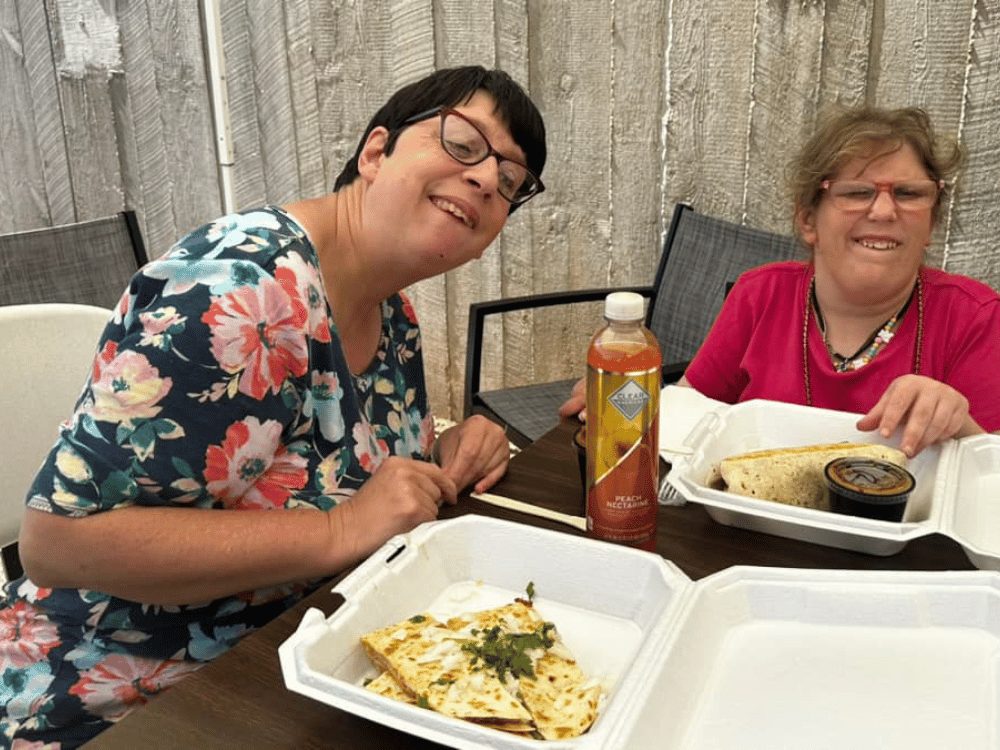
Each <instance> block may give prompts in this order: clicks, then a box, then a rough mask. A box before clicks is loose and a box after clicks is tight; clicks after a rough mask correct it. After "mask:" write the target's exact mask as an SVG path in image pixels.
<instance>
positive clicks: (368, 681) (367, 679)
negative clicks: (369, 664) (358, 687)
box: [362, 677, 375, 687]
mask: <svg viewBox="0 0 1000 750" xmlns="http://www.w3.org/2000/svg"><path fill="white" fill-rule="evenodd" d="M374 679H375V678H374V677H365V681H364V682H363V683H362V685H363V686H364V687H368V686H369V685H371V684H372V680H374Z"/></svg>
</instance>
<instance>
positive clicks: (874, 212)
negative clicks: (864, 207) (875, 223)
mask: <svg viewBox="0 0 1000 750" xmlns="http://www.w3.org/2000/svg"><path fill="white" fill-rule="evenodd" d="M868 215H869V216H870V217H871V218H873V219H894V218H895V217H896V199H895V198H893V197H892V186H891V185H878V186H876V188H875V198H874V199H873V200H872V204H871V205H870V206H869V207H868Z"/></svg>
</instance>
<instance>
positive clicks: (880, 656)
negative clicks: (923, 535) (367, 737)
mask: <svg viewBox="0 0 1000 750" xmlns="http://www.w3.org/2000/svg"><path fill="white" fill-rule="evenodd" d="M527 581H533V582H534V584H535V587H536V589H537V592H538V594H537V596H536V599H535V606H536V607H537V608H538V610H539V612H540V614H542V616H543V617H545V618H546V619H550V620H552V621H554V622H555V623H556V625H557V626H558V628H559V630H560V632H561V633H562V635H563V638H564V639H565V641H566V643H567V645H568V646H569V648H570V649H572V651H573V652H574V653H575V655H576V656H577V658H578V660H579V662H580V665H581V667H582V669H583V670H584V672H585V673H587V674H588V675H591V676H597V677H599V678H601V679H602V680H603V681H604V684H605V691H606V693H607V698H606V701H605V702H604V704H603V705H602V706H601V707H600V711H599V714H598V718H597V721H596V722H595V724H594V726H593V727H592V728H591V730H590V731H589V732H588V733H587V734H585V735H583V736H582V737H578V738H576V739H573V740H564V741H557V742H544V743H543V742H539V741H536V740H528V739H523V738H518V737H514V736H511V735H507V734H504V733H502V732H497V731H494V730H491V729H487V728H484V727H478V726H475V725H474V724H470V723H467V722H463V721H459V720H456V719H452V718H449V717H447V716H443V715H441V714H437V713H435V712H432V711H427V710H424V709H421V708H417V707H415V706H409V705H405V704H402V703H399V702H397V701H393V700H390V699H388V698H383V697H381V696H378V695H375V694H373V693H371V692H369V691H367V690H365V689H364V688H363V687H362V682H363V680H364V678H365V677H374V676H375V674H376V670H375V669H374V668H373V667H372V666H371V665H370V663H369V661H368V659H367V657H366V656H365V654H364V651H363V649H362V647H361V645H360V643H359V641H358V639H359V637H360V636H361V635H362V634H363V633H365V632H368V631H370V630H374V629H376V628H379V627H384V626H385V625H387V624H390V623H393V622H397V621H399V620H402V619H403V618H406V617H409V616H411V615H413V614H414V613H417V612H421V611H425V610H429V611H430V612H432V613H433V614H435V615H437V616H438V617H446V616H448V615H450V614H456V613H458V612H462V611H471V610H476V609H480V608H485V607H491V606H497V605H500V604H503V603H506V602H509V601H510V600H511V599H512V598H513V597H514V596H517V595H520V594H522V593H523V590H524V587H525V586H526V582H527ZM335 591H337V592H339V593H341V594H342V595H343V596H344V599H345V603H344V605H343V606H341V607H340V608H339V609H338V610H337V611H336V612H334V613H333V614H332V615H330V616H329V617H324V616H323V614H322V613H320V612H319V611H318V610H309V611H307V612H306V613H305V615H304V616H303V618H302V622H301V624H300V625H299V628H298V630H297V631H296V632H295V633H294V634H292V635H291V636H290V637H289V638H288V639H287V640H286V641H285V642H284V643H283V644H282V645H281V646H280V648H279V656H280V659H281V668H282V673H283V675H284V679H285V684H286V686H287V687H288V688H289V689H290V690H293V691H296V692H299V693H302V694H304V695H307V696H309V697H311V698H314V699H316V700H318V701H321V702H323V703H326V704H329V705H332V706H336V707H338V708H340V709H343V710H345V711H349V712H351V713H354V714H357V715H359V716H362V717H365V718H367V719H370V720H372V721H376V722H379V723H382V724H385V725H388V726H391V727H395V728H397V729H400V730H402V731H404V732H408V733H410V734H413V735H417V736H420V737H424V738H427V739H429V740H433V741H436V742H440V743H442V744H445V745H447V746H449V747H456V748H499V749H501V750H506V749H518V748H532V747H533V748H554V749H559V750H569V749H571V748H572V750H584V749H586V750H591V749H592V748H623V749H624V748H627V749H628V750H643V749H644V748H658V749H660V748H662V749H669V748H684V750H704V749H707V748H733V747H739V748H754V747H760V748H777V747H795V748H799V747H810V748H824V747H830V748H834V747H836V748H842V747H859V746H867V747H871V746H878V747H880V748H900V749H902V748H905V750H920V749H921V748H935V749H937V748H941V747H961V748H963V750H978V748H987V747H989V748H993V747H996V746H997V742H998V740H1000V704H998V701H997V696H998V695H1000V574H997V573H986V572H979V571H965V572H955V573H912V572H869V571H816V570H797V569H796V570H791V569H778V568H752V567H736V568H729V569H727V570H725V571H722V572H721V573H717V574H715V575H713V576H710V577H708V578H706V579H704V580H702V581H699V582H697V583H692V582H691V581H690V580H689V579H688V578H687V577H686V576H684V574H683V573H681V572H680V571H679V570H678V569H677V568H676V567H675V566H674V565H673V564H671V563H669V562H667V561H664V560H663V559H662V558H660V557H658V556H656V555H653V554H651V553H646V552H639V551H636V550H632V549H628V548H626V547H621V546H617V545H611V544H607V543H604V542H596V541H593V540H589V539H583V538H580V537H575V536H571V535H568V534H562V533H559V532H555V531H549V530H545V529H537V528H533V527H529V526H523V525H520V524H514V523H511V522H507V521H500V520H496V519H491V518H485V517H481V516H464V517H462V518H459V519H454V520H450V521H438V522H434V523H430V524H425V525H423V526H421V527H418V528H417V529H415V530H414V531H412V532H410V533H409V534H407V535H403V536H399V537H395V538H394V539H393V540H391V541H390V542H389V543H387V545H386V546H385V547H383V548H382V549H381V550H379V552H378V553H376V554H375V555H373V556H372V557H371V558H370V559H369V560H368V561H366V562H365V563H364V564H362V565H361V566H359V567H358V568H357V569H356V570H355V571H354V572H352V573H351V574H350V575H349V576H347V577H346V578H345V579H344V580H343V581H342V582H341V583H340V585H338V586H337V588H336V589H335Z"/></svg>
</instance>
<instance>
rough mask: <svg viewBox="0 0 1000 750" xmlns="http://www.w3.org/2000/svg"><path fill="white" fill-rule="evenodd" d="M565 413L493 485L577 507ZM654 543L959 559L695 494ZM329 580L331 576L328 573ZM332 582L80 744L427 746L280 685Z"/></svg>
mask: <svg viewBox="0 0 1000 750" xmlns="http://www.w3.org/2000/svg"><path fill="white" fill-rule="evenodd" d="M573 429H574V425H573V424H572V423H571V422H568V421H565V422H563V423H562V424H560V425H559V426H558V427H556V428H555V429H554V430H552V432H550V433H548V434H547V435H545V436H544V437H542V438H541V439H540V440H539V441H538V442H536V443H534V444H533V445H531V446H529V447H528V448H526V449H525V450H524V451H522V452H521V453H520V454H519V455H518V456H517V457H515V458H514V459H513V460H512V461H511V464H510V470H509V472H508V474H507V476H506V477H505V478H504V479H503V481H502V482H501V483H500V484H498V485H497V486H496V488H495V489H494V491H495V492H497V493H499V494H504V495H507V496H508V497H514V498H517V499H520V500H525V501H528V502H533V503H536V504H538V505H544V506H547V507H550V508H553V509H556V510H561V511H564V512H570V513H577V514H579V513H581V512H582V487H581V480H580V474H579V469H578V466H577V459H576V454H575V450H574V448H573V447H572V445H571V435H572V431H573ZM465 513H480V514H482V515H489V516H494V517H497V518H506V519H508V520H514V521H519V522H523V523H528V524H532V525H535V526H542V527H546V528H551V529H556V530H559V531H563V532H565V533H568V534H578V533H579V532H577V531H576V530H575V529H572V528H570V527H567V526H563V525H560V524H557V523H555V522H550V521H546V520H542V519H538V518H535V517H533V516H526V515H523V514H520V513H515V512H513V511H507V510H501V509H498V508H494V507H493V506H489V505H486V504H484V503H481V502H478V501H475V500H472V499H470V498H468V497H465V498H463V499H462V500H461V502H460V503H459V505H458V507H456V508H451V507H446V508H445V509H444V510H443V511H442V514H441V516H442V518H450V517H454V516H458V515H462V514H465ZM657 551H658V552H659V553H660V554H661V555H663V556H664V557H665V558H667V559H669V560H672V561H673V562H674V563H676V564H677V565H678V566H680V568H681V569H683V570H684V572H685V573H686V574H687V575H688V576H690V577H691V578H693V579H698V578H702V577H704V576H706V575H709V574H710V573H714V572H716V571H719V570H722V569H723V568H726V567H729V566H730V565H736V564H745V565H776V566H784V567H799V568H802V567H810V568H851V569H864V568H867V569H881V570H886V569H894V570H898V569H904V570H966V569H971V568H972V566H971V565H970V563H969V561H968V559H967V558H966V556H965V553H964V552H963V550H962V548H961V547H960V546H959V545H958V544H957V543H955V542H954V541H952V540H951V539H948V538H947V537H944V536H941V535H938V534H933V535H930V536H927V537H922V538H920V539H916V540H914V541H912V542H910V543H909V544H907V545H906V547H905V548H904V549H903V551H902V552H900V553H899V554H897V555H893V556H892V557H873V556H870V555H865V554H861V553H856V552H846V551H843V550H837V549H831V548H828V547H820V546H818V545H813V544H807V543H805V542H798V541H794V540H791V539H783V538H781V537H775V536H768V535H766V534H759V533H755V532H751V531H745V530H742V529H735V528H730V527H727V526H721V525H719V524H717V523H715V522H714V521H712V519H710V518H709V517H708V515H707V514H706V512H705V510H704V508H703V507H702V506H700V505H696V504H689V505H686V506H683V507H676V506H670V507H662V506H661V508H660V510H659V518H658V530H657ZM335 580H336V579H335ZM331 587H332V583H331V585H326V586H323V587H322V588H321V589H319V590H318V591H317V592H316V593H314V594H313V595H311V596H310V597H308V598H307V599H305V600H304V601H303V602H301V603H300V604H299V605H297V606H296V607H293V608H292V609H290V610H289V611H288V612H286V613H285V614H284V615H282V616H281V617H279V618H277V619H276V620H274V621H273V622H271V623H270V624H269V625H267V626H266V627H264V628H262V629H261V630H259V631H258V632H256V633H254V634H252V635H250V636H248V637H246V638H245V639H244V640H243V641H242V642H241V643H240V644H239V645H238V646H236V647H235V648H233V649H232V650H231V651H229V652H228V653H227V654H225V655H224V656H222V657H220V658H219V659H217V660H215V661H214V662H212V663H211V664H209V665H208V666H206V667H204V668H203V669H201V670H199V671H198V672H196V673H195V674H193V675H191V676H190V677H188V678H186V679H185V680H184V681H183V682H182V683H180V684H179V685H177V686H176V687H173V688H171V689H170V690H168V691H166V692H165V693H164V694H162V695H160V696H158V697H156V698H155V699H154V700H152V701H151V702H150V703H149V704H148V705H146V706H144V707H143V708H140V709H137V710H135V711H133V712H132V713H131V714H130V715H129V716H127V717H126V718H125V719H123V720H122V721H120V722H119V723H118V724H117V725H115V726H114V727H112V728H111V729H109V730H107V731H106V732H104V733H102V734H101V735H99V736H98V737H97V738H95V739H94V740H93V741H91V742H90V743H88V744H87V745H86V747H88V748H128V749H129V750H132V749H133V748H137V747H142V748H176V747H197V748H329V747H337V748H358V749H359V750H361V749H362V748H363V749H364V750H369V749H371V748H396V747H407V748H432V747H439V746H438V745H436V744H434V743H430V742H427V741H426V740H422V739H419V738H416V737H412V736H409V735H406V734H402V733H400V732H397V731H395V730H393V729H388V728H386V727H383V726H381V725H379V724H375V723H373V722H370V721H367V720H365V719H361V718H359V717H356V716H354V715H352V714H349V713H346V712H344V711H340V710H338V709H335V708H332V707H330V706H327V705H325V704H322V703H319V702H317V701H314V700H311V699H309V698H306V697H304V696H301V695H298V694H297V693H292V692H289V691H288V690H286V689H285V686H284V682H283V680H282V676H281V668H280V666H279V663H278V645H279V644H281V643H282V642H283V641H284V640H285V639H286V638H287V637H288V636H289V635H290V634H291V633H292V632H293V631H294V630H295V628H296V627H297V625H298V623H299V621H300V620H301V618H302V613H303V612H304V611H305V609H306V608H307V607H317V608H319V609H321V610H322V611H323V612H326V613H327V614H330V613H332V612H333V611H334V610H335V609H336V608H337V607H338V606H339V605H340V603H341V601H342V600H341V598H340V597H339V596H334V595H333V594H331V593H330V588H331Z"/></svg>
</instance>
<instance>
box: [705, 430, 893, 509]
mask: <svg viewBox="0 0 1000 750" xmlns="http://www.w3.org/2000/svg"><path fill="white" fill-rule="evenodd" d="M842 456H860V457H862V458H878V459H881V460H883V461H889V462H891V463H894V464H898V465H899V466H904V467H905V466H906V454H904V453H903V452H902V451H900V450H897V449H896V448H890V447H889V446H886V445H875V444H873V443H825V444H820V445H806V446H802V447H798V448H779V449H772V450H761V451H753V452H751V453H743V454H740V455H737V456H729V457H728V458H724V459H723V460H722V461H721V462H720V463H719V464H718V465H717V466H715V467H713V469H712V473H711V475H710V476H709V478H708V485H709V486H710V487H717V488H720V489H724V490H725V491H727V492H732V493H734V494H737V495H744V496H746V497H757V498H761V499H763V500H773V501H774V502H778V503H784V504H785V505H798V506H801V507H804V508H816V509H818V510H829V509H830V497H829V492H828V490H827V487H826V482H825V481H824V479H823V467H824V466H826V464H828V463H829V462H830V461H832V460H833V459H835V458H841V457H842Z"/></svg>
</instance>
